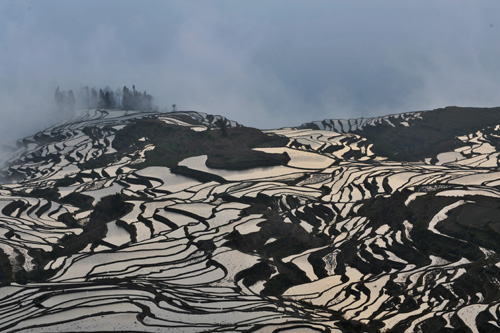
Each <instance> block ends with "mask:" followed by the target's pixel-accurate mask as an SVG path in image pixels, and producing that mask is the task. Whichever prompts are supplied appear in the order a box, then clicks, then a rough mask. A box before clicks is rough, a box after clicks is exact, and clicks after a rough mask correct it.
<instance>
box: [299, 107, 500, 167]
mask: <svg viewBox="0 0 500 333" xmlns="http://www.w3.org/2000/svg"><path fill="white" fill-rule="evenodd" d="M415 114H418V117H411V113H404V114H401V116H400V115H391V116H386V117H379V119H381V120H382V121H378V122H377V121H376V122H373V124H370V125H365V126H362V127H361V126H352V127H347V126H344V127H343V128H342V131H343V132H346V133H347V132H349V133H354V134H358V135H360V136H362V137H364V138H367V139H368V140H369V141H370V142H372V143H373V144H374V146H373V149H372V150H373V152H374V153H375V154H377V155H380V156H385V157H388V158H390V159H392V160H395V161H421V160H423V159H425V158H428V157H434V156H436V155H437V154H439V153H442V152H447V151H452V150H453V149H455V148H457V147H459V146H461V142H459V141H457V139H456V137H457V136H460V135H465V134H469V133H473V132H476V131H478V130H486V132H488V130H487V128H490V127H492V126H495V125H497V124H499V123H500V107H495V108H472V107H456V106H449V107H446V108H442V109H436V110H432V111H423V112H415ZM409 117H410V118H411V119H409V120H408V119H407V118H409ZM370 119H374V118H369V119H355V120H353V121H352V123H356V124H358V123H361V122H363V123H366V122H367V121H369V120H370ZM385 119H387V120H388V121H383V120H385ZM405 121H406V122H407V124H408V125H409V126H405V125H403V122H405ZM330 122H332V120H328V121H323V122H321V123H319V122H313V123H307V124H304V125H302V126H301V128H311V129H330V128H328V127H325V126H321V125H322V124H328V123H330ZM391 124H392V125H391ZM321 127H323V128H321ZM360 127H361V128H360ZM338 129H339V128H337V129H335V130H338ZM491 138H492V140H494V143H495V144H496V145H500V140H499V139H498V138H495V137H491Z"/></svg>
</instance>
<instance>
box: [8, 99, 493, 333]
mask: <svg viewBox="0 0 500 333" xmlns="http://www.w3.org/2000/svg"><path fill="white" fill-rule="evenodd" d="M470 112H472V111H470V110H469V109H468V110H465V109H464V110H462V109H454V108H447V109H443V111H440V110H438V111H432V112H431V111H429V112H422V113H416V114H413V113H409V114H406V115H403V116H397V117H396V118H397V119H399V120H398V121H396V120H394V119H393V118H394V117H388V118H387V120H384V119H386V118H380V120H374V121H373V122H372V123H369V124H365V125H363V122H362V121H361V120H354V121H347V123H348V124H351V125H349V126H351V127H350V128H349V130H348V131H347V130H341V131H332V130H336V129H337V128H336V127H335V126H336V125H331V126H328V123H327V122H326V121H325V124H326V125H325V126H323V127H322V128H321V129H320V128H319V126H320V125H318V124H316V125H314V126H316V127H315V128H306V127H314V126H312V125H308V126H304V127H303V128H300V129H294V128H288V129H280V130H271V131H265V132H261V131H259V130H257V129H250V128H245V127H243V126H241V125H239V124H237V123H235V122H232V121H229V120H227V119H225V118H223V117H220V116H212V115H206V114H201V113H196V112H175V113H155V112H133V111H116V110H90V111H84V112H82V114H81V115H79V116H78V117H76V118H75V119H73V120H71V121H68V122H66V123H64V124H61V125H58V126H54V127H52V128H49V129H47V130H45V131H43V132H40V133H37V134H36V135H34V136H33V137H29V138H25V139H23V140H22V141H20V144H19V150H18V151H17V152H16V153H15V154H14V155H13V157H12V158H11V159H10V161H9V164H8V166H7V167H5V168H4V169H3V170H2V175H3V176H4V177H5V178H8V179H11V180H13V181H12V182H10V183H4V184H3V185H1V187H0V195H1V197H0V212H1V213H0V221H1V224H0V228H1V232H0V235H1V236H0V274H1V275H0V278H1V281H2V284H1V286H0V318H2V320H0V330H2V331H5V332H19V331H26V332H28V331H35V332H37V331H39V332H42V331H103V332H104V331H116V330H123V331H137V332H164V331H169V330H171V331H182V332H206V331H230V332H234V331H242V332H243V331H256V332H270V331H275V330H276V331H279V330H281V331H283V330H287V329H290V330H293V329H295V330H296V331H311V332H320V331H330V332H360V331H380V330H383V331H396V332H402V331H410V332H412V331H417V330H422V331H425V332H440V331H443V332H444V331H449V330H455V331H457V330H463V331H468V330H470V331H495V330H498V329H500V320H499V306H500V290H499V284H500V283H499V281H498V276H499V275H500V245H499V244H498V241H497V239H498V237H499V236H500V218H499V216H500V214H499V213H500V208H499V207H500V187H499V186H500V171H499V170H498V157H499V155H498V154H499V153H500V151H499V148H498V147H499V146H498V145H497V141H496V140H497V138H500V115H499V113H500V110H498V109H490V110H489V111H488V110H487V111H484V114H482V116H481V117H477V119H476V120H475V121H463V119H465V118H467V117H470ZM481 112H483V111H481ZM453 116H457V118H460V119H462V120H460V119H459V120H456V119H452V118H453ZM497 118H498V119H497ZM389 122H390V124H392V125H390V124H389ZM442 123H446V124H448V125H446V126H444V127H443V128H442V130H436V131H434V132H433V131H432V128H433V126H434V127H436V128H438V127H439V126H442V125H441V124H442ZM330 124H336V122H335V121H333V122H330ZM352 124H357V125H356V126H353V125H352ZM360 124H361V125H360ZM430 124H433V125H432V126H431V125H430ZM342 126H344V125H342ZM342 128H343V129H345V126H344V127H342ZM438 129H439V128H438ZM439 135H443V137H440V136H439ZM405 136H406V137H407V138H408V140H406V141H405V139H403V138H404V137H405ZM417 138H420V141H422V142H423V143H422V142H420V141H418V140H417ZM412 140H415V141H412ZM433 140H437V141H433ZM448 141H450V142H451V143H452V144H449V143H448ZM412 142H413V146H414V147H415V148H414V149H415V152H421V153H418V154H417V153H415V154H414V155H412V154H409V153H405V152H406V151H407V150H406V148H408V147H409V148H408V149H411V147H413V146H411V143H412ZM435 142H444V143H443V145H442V146H439V147H438V148H436V149H434V150H432V149H431V151H428V149H427V148H425V147H427V146H428V145H431V146H432V147H434V146H435V145H436V144H435ZM432 147H431V148H432ZM424 148H425V149H424ZM384 149H385V150H384ZM429 149H430V148H429ZM384 152H385V153H384ZM405 154H407V155H405ZM405 156H406V157H405ZM408 157H412V158H408Z"/></svg>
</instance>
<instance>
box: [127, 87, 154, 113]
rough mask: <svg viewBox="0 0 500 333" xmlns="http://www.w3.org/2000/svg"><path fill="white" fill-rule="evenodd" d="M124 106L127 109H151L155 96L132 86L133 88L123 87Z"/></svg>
mask: <svg viewBox="0 0 500 333" xmlns="http://www.w3.org/2000/svg"><path fill="white" fill-rule="evenodd" d="M122 108H123V109H125V110H151V109H152V108H153V96H151V95H149V94H148V93H147V92H146V91H145V90H144V92H143V93H142V94H141V93H140V92H138V91H137V90H135V86H132V90H130V89H129V88H127V87H126V86H125V87H123V95H122Z"/></svg>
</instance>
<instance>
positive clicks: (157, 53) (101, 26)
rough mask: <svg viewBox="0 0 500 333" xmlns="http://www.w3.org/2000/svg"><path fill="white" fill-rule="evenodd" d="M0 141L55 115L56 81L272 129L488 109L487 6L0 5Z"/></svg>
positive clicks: (493, 36) (498, 98) (118, 1)
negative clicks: (128, 89) (143, 93)
mask: <svg viewBox="0 0 500 333" xmlns="http://www.w3.org/2000/svg"><path fill="white" fill-rule="evenodd" d="M0 48H1V51H0V98H1V104H0V112H1V119H0V120H1V121H0V124H1V125H0V130H1V134H0V138H2V139H3V138H6V137H16V138H17V137H20V136H24V135H28V134H31V132H32V131H33V130H41V129H42V128H44V127H45V126H46V125H49V124H51V123H53V122H54V121H55V120H56V118H57V117H58V116H57V115H56V113H55V112H54V110H53V107H52V105H51V102H52V99H53V94H54V91H55V88H56V86H57V85H59V86H61V88H62V89H70V88H71V89H78V87H80V86H81V85H83V86H85V85H94V86H96V87H104V86H109V87H111V88H113V89H115V88H118V87H122V86H123V85H128V86H131V85H132V84H135V86H136V87H137V88H138V89H139V90H147V91H148V92H149V93H151V94H152V95H153V96H154V97H155V102H156V104H158V106H159V107H160V108H163V107H166V106H168V107H170V106H171V105H172V104H174V103H175V104H177V106H178V109H181V110H197V111H202V112H208V113H214V114H222V115H225V116H227V117H229V118H231V119H233V120H236V121H239V122H241V123H243V124H245V125H248V126H255V127H259V128H276V127H282V126H292V125H299V124H301V123H303V122H307V121H312V120H321V119H324V118H347V117H361V116H363V117H369V116H377V115H384V114H389V113H399V112H406V111H415V110H425V109H433V108H438V107H444V106H447V105H462V106H498V105H500V61H499V59H500V1H497V0H491V1H476V0H474V1H460V0H449V1H435V0H432V1H423V0H418V1H411V0H405V1H401V0H394V1H372V0H370V1H368V0H366V1H354V0H344V1H321V0H314V1H309V0H308V1H305V0H304V1H293V0H286V1H285V0H281V1H279V0H274V1H271V0H268V1H258V0H251V1H250V0H249V1H245V0H232V1H218V0H211V1H189V0H181V1H154V0H149V1H126V0H115V1H112V0H107V1H93V0H85V1H83V0H73V1H66V0H57V1H56V0H44V1H39V0H31V1H29V0H17V1H14V0H0Z"/></svg>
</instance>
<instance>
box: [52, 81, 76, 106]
mask: <svg viewBox="0 0 500 333" xmlns="http://www.w3.org/2000/svg"><path fill="white" fill-rule="evenodd" d="M54 98H55V100H56V106H57V109H58V110H59V111H73V110H74V109H75V94H74V93H73V90H71V89H70V90H68V91H66V90H60V89H59V86H57V89H56V92H55V94H54Z"/></svg>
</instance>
